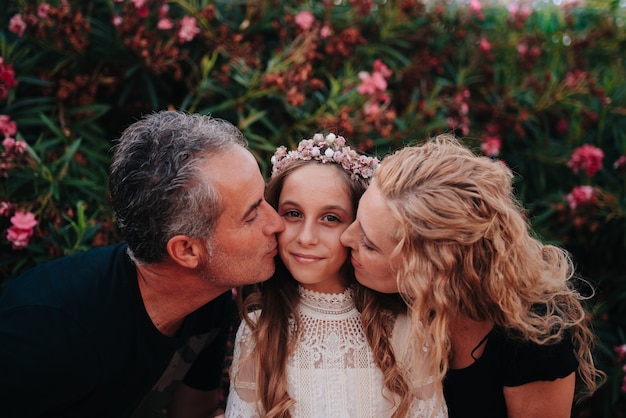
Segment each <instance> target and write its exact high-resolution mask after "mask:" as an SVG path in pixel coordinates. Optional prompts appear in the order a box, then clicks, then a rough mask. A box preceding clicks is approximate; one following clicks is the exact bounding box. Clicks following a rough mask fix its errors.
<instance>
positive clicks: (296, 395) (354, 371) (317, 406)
mask: <svg viewBox="0 0 626 418" xmlns="http://www.w3.org/2000/svg"><path fill="white" fill-rule="evenodd" d="M300 295H301V303H300V306H299V307H298V310H299V315H300V317H301V323H302V328H303V329H302V332H301V336H302V337H301V340H300V342H299V344H298V347H297V348H296V350H295V352H294V353H293V354H292V355H291V356H290V357H289V359H288V362H287V384H288V392H289V395H290V397H291V398H292V399H294V400H295V401H296V403H295V404H294V405H293V406H292V407H291V409H290V412H291V415H292V416H293V417H294V418H333V417H336V418H350V417H354V418H368V417H372V418H382V417H389V416H391V414H392V412H393V410H394V407H393V402H392V401H390V400H389V399H387V398H391V399H393V397H392V396H389V395H388V396H387V398H385V396H383V393H384V392H383V389H382V387H383V376H382V372H381V371H380V369H379V368H378V367H377V366H376V364H375V363H374V358H373V356H372V350H371V349H370V346H369V344H368V343H367V339H366V337H365V333H364V331H363V327H362V325H361V320H360V314H359V312H358V310H357V309H356V307H355V306H354V301H353V299H352V295H353V290H352V289H347V290H346V291H345V292H344V293H341V294H322V293H317V292H314V291H310V290H306V289H304V288H302V287H301V288H300ZM402 318H404V319H403V320H402V321H396V324H395V326H394V331H393V333H394V334H402V332H406V331H407V330H408V321H406V318H405V317H402ZM399 322H401V324H402V325H401V326H400V327H401V328H404V329H399V325H400V324H399ZM405 335H406V334H405ZM399 336H400V338H395V339H394V341H395V343H394V342H392V344H394V350H395V351H396V353H398V352H399V351H398V350H397V348H398V346H402V347H401V348H400V351H403V352H404V351H406V350H407V349H408V345H409V344H407V343H406V342H401V340H402V339H403V338H401V337H402V335H399ZM404 340H406V338H404ZM253 349H254V341H253V339H252V337H251V334H250V329H249V328H248V326H247V325H246V324H245V322H242V325H241V326H240V327H239V329H238V331H237V337H236V340H235V347H234V358H233V369H232V370H231V382H230V393H229V395H228V401H227V405H226V418H254V417H260V416H262V415H260V414H259V411H258V410H257V408H256V403H257V397H256V391H255V388H256V385H255V383H254V378H253V376H254V372H253V370H244V369H242V370H240V373H237V371H238V370H237V361H238V360H239V359H241V358H245V357H246V356H247V355H248V354H249V353H251V351H252V350H253ZM251 365H252V362H246V363H243V365H242V367H244V368H248V369H252V366H251ZM412 377H413V378H414V382H413V383H414V386H415V389H416V390H415V393H416V399H415V401H414V402H413V404H412V405H411V412H410V414H409V415H408V416H409V417H431V416H433V417H437V418H445V417H447V412H446V407H445V404H444V405H441V406H440V409H439V410H438V411H437V413H436V414H434V415H431V414H432V412H433V410H434V408H435V406H436V403H437V402H436V401H435V398H431V396H432V388H431V387H430V386H431V385H430V384H429V383H430V382H428V379H424V378H423V377H422V378H420V377H416V376H415V373H414V371H413V372H412ZM234 378H235V379H234ZM259 404H260V402H259ZM259 408H260V407H259Z"/></svg>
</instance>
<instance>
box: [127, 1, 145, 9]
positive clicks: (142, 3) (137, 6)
mask: <svg viewBox="0 0 626 418" xmlns="http://www.w3.org/2000/svg"><path fill="white" fill-rule="evenodd" d="M131 3H133V6H135V9H142V8H144V7H146V6H147V5H148V0H131Z"/></svg>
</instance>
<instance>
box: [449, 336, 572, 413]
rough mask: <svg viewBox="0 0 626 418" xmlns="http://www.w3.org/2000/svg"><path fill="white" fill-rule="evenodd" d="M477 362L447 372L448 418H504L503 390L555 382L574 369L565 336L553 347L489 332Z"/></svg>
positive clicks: (570, 343)
mask: <svg viewBox="0 0 626 418" xmlns="http://www.w3.org/2000/svg"><path fill="white" fill-rule="evenodd" d="M485 344H486V345H485V350H484V351H483V354H482V356H481V357H480V358H478V359H477V360H476V361H475V362H474V363H473V364H471V365H470V366H468V367H466V368H464V369H454V370H449V371H448V373H447V375H446V378H445V380H444V382H443V390H444V396H445V399H446V403H447V405H448V414H449V417H450V418H461V417H463V418H473V417H480V418H506V416H507V410H506V404H505V401H504V393H503V388H504V386H520V385H523V384H526V383H530V382H534V381H540V380H543V381H546V380H555V379H559V378H563V377H566V376H568V375H570V374H571V373H572V372H573V371H575V370H576V369H577V368H578V361H577V360H576V357H575V354H574V346H573V344H572V342H571V340H570V338H569V336H567V335H566V337H565V338H563V340H562V341H561V342H559V343H557V344H554V345H537V344H534V343H530V342H523V341H520V340H516V339H513V338H511V337H510V336H507V335H506V334H505V333H504V332H503V331H502V330H498V329H495V328H494V329H493V330H492V331H491V332H490V333H489V334H488V335H487V339H486V342H485Z"/></svg>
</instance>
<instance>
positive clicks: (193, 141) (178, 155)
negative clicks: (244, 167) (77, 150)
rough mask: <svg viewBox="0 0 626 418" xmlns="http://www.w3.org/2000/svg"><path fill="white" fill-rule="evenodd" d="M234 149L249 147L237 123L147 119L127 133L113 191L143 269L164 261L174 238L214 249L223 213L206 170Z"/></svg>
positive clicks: (173, 116)
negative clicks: (215, 231)
mask: <svg viewBox="0 0 626 418" xmlns="http://www.w3.org/2000/svg"><path fill="white" fill-rule="evenodd" d="M233 147H247V141H246V139H245V137H244V136H243V134H242V133H241V131H239V130H238V129H237V128H236V127H235V126H233V125H232V124H231V123H229V122H227V121H225V120H222V119H216V118H213V117H211V116H203V115H198V114H187V113H184V112H179V111H161V112H156V113H153V114H150V115H147V116H145V117H143V118H142V119H140V120H138V121H137V122H135V123H133V124H132V125H130V126H129V127H128V128H127V129H126V130H125V131H124V132H123V133H122V135H121V137H120V138H119V140H118V141H117V144H116V145H115V147H114V155H113V162H112V164H111V168H110V177H109V189H110V191H111V203H112V206H113V209H114V211H115V214H116V221H117V224H118V227H119V228H120V231H121V232H122V235H123V237H124V239H125V240H126V242H127V243H128V248H129V251H130V254H131V256H132V257H133V258H134V259H135V260H136V261H137V262H138V263H146V264H150V263H155V262H159V261H162V260H163V259H164V258H165V255H166V253H167V252H166V244H167V242H168V240H169V239H170V238H172V237H173V236H175V235H179V234H182V235H188V236H190V237H194V238H203V239H205V240H206V243H207V244H208V243H209V239H210V237H211V235H212V233H213V229H214V228H215V223H216V221H217V219H218V218H219V216H220V215H221V214H222V212H223V210H224V208H223V207H222V204H221V197H220V195H219V193H218V192H217V190H216V189H215V187H214V186H213V185H212V184H211V183H209V182H207V181H206V180H205V179H206V175H205V174H203V173H202V171H203V170H206V169H207V168H208V169H209V170H210V164H209V160H210V159H211V158H219V156H220V155H223V153H225V152H228V150H231V149H232V148H233ZM233 169H234V170H236V167H233Z"/></svg>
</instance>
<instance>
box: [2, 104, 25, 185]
mask: <svg viewBox="0 0 626 418" xmlns="http://www.w3.org/2000/svg"><path fill="white" fill-rule="evenodd" d="M16 133H17V125H16V123H15V122H14V121H12V120H11V118H10V117H9V116H8V115H0V135H2V136H4V139H3V140H2V145H3V147H4V150H3V151H2V152H0V175H1V176H4V177H6V176H7V172H8V171H9V170H10V169H11V168H13V166H14V165H15V162H16V161H17V160H19V159H20V158H21V157H22V156H23V155H25V153H26V150H27V148H28V147H27V146H26V142H24V141H22V140H15V138H13V136H14V135H15V134H16Z"/></svg>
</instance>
